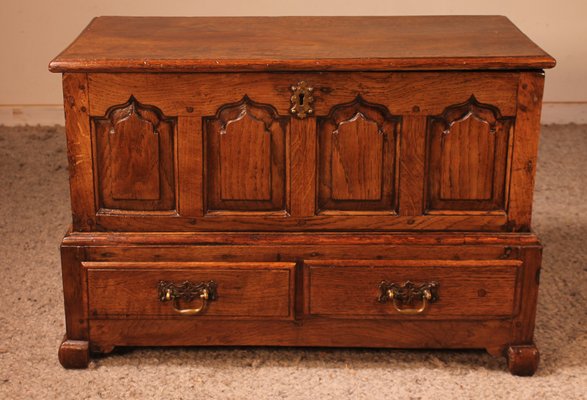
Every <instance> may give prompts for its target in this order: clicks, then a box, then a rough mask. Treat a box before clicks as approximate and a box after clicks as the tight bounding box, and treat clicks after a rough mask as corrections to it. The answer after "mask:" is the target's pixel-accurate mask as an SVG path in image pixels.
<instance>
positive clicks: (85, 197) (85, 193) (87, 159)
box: [63, 73, 96, 231]
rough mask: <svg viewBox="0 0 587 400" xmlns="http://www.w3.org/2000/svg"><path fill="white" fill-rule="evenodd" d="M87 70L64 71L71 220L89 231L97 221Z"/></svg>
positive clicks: (75, 225) (83, 229)
mask: <svg viewBox="0 0 587 400" xmlns="http://www.w3.org/2000/svg"><path fill="white" fill-rule="evenodd" d="M88 96H89V94H88V77H87V75H86V74H69V73H68V74H64V75H63V101H64V110H65V135H66V138H67V158H68V164H69V168H68V169H69V188H70V194H71V214H72V223H73V226H74V228H75V229H76V230H79V231H90V230H92V229H94V226H95V224H96V202H95V199H94V173H95V171H94V170H93V169H92V167H93V161H92V158H93V157H92V154H93V153H92V137H91V131H90V119H89V113H90V105H89V98H88Z"/></svg>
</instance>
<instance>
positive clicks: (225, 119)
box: [204, 97, 289, 212]
mask: <svg viewBox="0 0 587 400" xmlns="http://www.w3.org/2000/svg"><path fill="white" fill-rule="evenodd" d="M204 121H205V122H204V127H205V140H206V154H205V159H206V160H207V165H206V167H207V170H206V171H207V176H206V178H207V186H206V193H207V195H206V198H207V200H206V205H207V211H218V210H222V211H245V212H246V211H279V210H285V207H286V204H285V200H286V188H287V183H286V169H287V167H288V166H287V163H286V142H287V139H288V137H289V123H288V118H283V117H280V116H279V115H277V113H276V112H275V110H274V109H273V108H272V107H271V106H270V105H261V104H257V103H255V102H254V101H252V100H250V99H249V98H248V97H244V98H243V100H241V101H240V102H238V103H235V104H226V105H222V107H220V109H219V111H218V113H217V114H216V117H206V118H204Z"/></svg>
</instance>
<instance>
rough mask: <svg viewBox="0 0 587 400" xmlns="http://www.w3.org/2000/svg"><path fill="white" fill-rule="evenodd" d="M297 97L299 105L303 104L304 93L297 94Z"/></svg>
mask: <svg viewBox="0 0 587 400" xmlns="http://www.w3.org/2000/svg"><path fill="white" fill-rule="evenodd" d="M298 97H299V100H300V101H299V103H300V106H303V105H304V94H303V93H300V94H299V95H298Z"/></svg>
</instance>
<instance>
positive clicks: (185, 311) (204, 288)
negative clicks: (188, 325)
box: [158, 281, 216, 315]
mask: <svg viewBox="0 0 587 400" xmlns="http://www.w3.org/2000/svg"><path fill="white" fill-rule="evenodd" d="M158 293H159V301H161V302H162V303H164V302H167V301H171V304H172V306H173V309H174V310H175V312H177V313H178V314H181V315H196V314H199V313H201V312H202V311H204V309H205V308H206V305H207V304H208V301H211V300H216V282H214V281H208V282H199V283H192V282H190V281H185V282H183V283H180V284H177V283H173V282H169V281H160V282H159V285H158ZM194 299H200V301H201V303H200V306H199V307H196V308H181V306H180V300H181V301H184V302H187V303H189V302H191V301H192V300H194Z"/></svg>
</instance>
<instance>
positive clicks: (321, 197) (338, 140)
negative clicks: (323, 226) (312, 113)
mask: <svg viewBox="0 0 587 400" xmlns="http://www.w3.org/2000/svg"><path fill="white" fill-rule="evenodd" d="M317 124H318V129H317V131H318V132H317V133H318V160H317V164H318V182H317V184H318V208H319V212H320V213H325V212H326V211H329V210H344V211H349V212H348V213H346V215H347V216H348V218H352V217H351V215H352V211H388V212H390V213H392V212H395V208H396V204H397V200H396V195H397V178H396V170H397V169H396V159H397V157H396V151H397V145H396V141H397V136H398V132H397V125H398V124H399V118H397V117H393V116H392V115H391V114H390V113H389V111H388V110H387V109H386V108H385V107H383V106H381V105H378V104H371V103H368V102H366V101H365V100H363V99H362V97H357V98H356V99H355V100H353V101H352V102H350V103H346V104H339V105H337V106H335V107H334V108H333V109H332V110H331V111H330V113H329V115H328V117H325V118H322V117H321V118H318V119H317Z"/></svg>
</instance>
